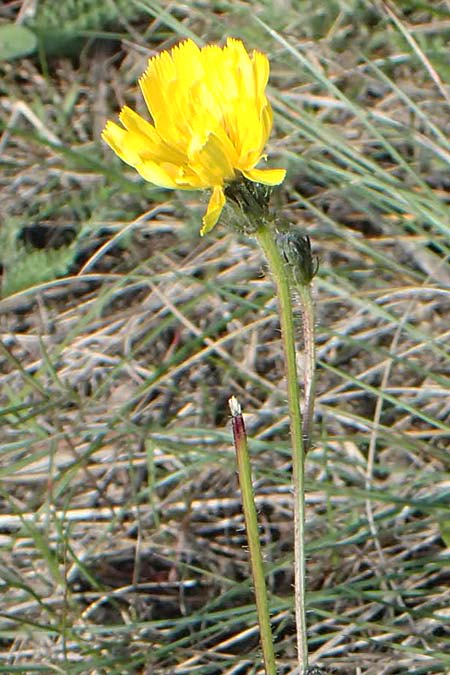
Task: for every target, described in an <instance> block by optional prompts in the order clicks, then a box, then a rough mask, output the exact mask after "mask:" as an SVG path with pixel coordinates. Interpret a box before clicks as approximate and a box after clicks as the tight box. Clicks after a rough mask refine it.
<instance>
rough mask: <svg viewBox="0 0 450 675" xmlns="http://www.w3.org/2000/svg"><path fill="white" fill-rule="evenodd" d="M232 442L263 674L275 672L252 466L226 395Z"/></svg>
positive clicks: (234, 405)
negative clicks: (234, 449)
mask: <svg viewBox="0 0 450 675" xmlns="http://www.w3.org/2000/svg"><path fill="white" fill-rule="evenodd" d="M229 405H230V410H231V414H232V423H233V436H234V445H235V448H236V458H237V465H238V475H239V485H240V488H241V494H242V510H243V512H244V519H245V528H246V530H247V542H248V548H249V553H250V564H251V568H252V577H253V584H254V588H255V599H256V611H257V614H258V623H259V632H260V638H261V647H262V652H263V659H264V666H265V670H266V675H277V668H276V664H275V653H274V649H273V638H272V629H271V626H270V613H269V602H268V599H267V588H266V579H265V574H264V565H263V559H262V554H261V542H260V540H259V530H258V518H257V515H256V506H255V497H254V493H253V484H252V470H251V465H250V457H249V453H248V445H247V434H246V432H245V425H244V419H243V417H242V414H241V409H240V405H239V403H238V402H237V400H236V399H235V398H234V396H233V397H232V398H230V400H229Z"/></svg>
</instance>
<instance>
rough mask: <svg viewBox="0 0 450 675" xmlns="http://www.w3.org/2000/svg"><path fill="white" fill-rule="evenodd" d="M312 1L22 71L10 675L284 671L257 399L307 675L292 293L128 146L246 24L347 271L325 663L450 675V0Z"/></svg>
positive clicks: (278, 537) (11, 437) (327, 553)
mask: <svg viewBox="0 0 450 675" xmlns="http://www.w3.org/2000/svg"><path fill="white" fill-rule="evenodd" d="M301 4H302V13H300V12H299V11H298V9H297V8H296V3H289V2H288V3H285V5H286V7H284V5H283V7H281V4H280V7H279V8H278V5H276V3H274V7H269V5H271V3H263V2H261V3H255V8H253V9H255V12H254V14H255V16H256V15H257V18H254V16H253V9H252V12H250V10H249V7H248V6H247V3H227V2H225V3H223V6H221V9H220V13H219V7H218V6H217V8H216V9H214V8H209V7H208V8H205V7H204V6H203V5H202V4H201V3H192V6H190V7H189V8H187V7H186V6H185V5H182V4H181V3H177V2H175V3H171V4H170V5H169V4H167V6H165V10H164V11H166V12H167V13H166V14H164V13H161V12H159V13H158V11H157V9H155V7H156V5H155V4H154V3H152V4H151V3H148V2H147V3H144V5H146V6H147V7H150V8H152V9H151V12H153V14H152V13H150V14H147V15H146V14H145V12H144V16H142V15H141V16H140V18H136V20H135V21H133V20H131V23H127V24H126V26H125V27H124V26H123V25H122V26H119V28H118V30H119V29H120V32H121V33H122V37H123V39H122V41H121V42H119V41H115V42H107V41H101V40H98V41H97V42H94V44H91V45H90V46H85V47H84V48H83V50H82V51H81V52H80V53H79V54H78V55H76V56H75V57H70V58H69V57H67V56H64V55H60V54H59V55H55V56H52V57H51V58H50V59H49V62H48V64H47V72H46V71H45V70H44V71H43V69H42V64H40V63H39V61H38V60H36V59H31V58H30V59H23V60H21V61H16V62H11V63H3V64H1V68H2V72H3V78H2V81H3V84H2V90H3V91H2V99H1V108H0V116H1V117H0V119H1V121H2V124H3V127H4V132H3V136H2V140H1V143H2V145H1V147H2V164H3V166H4V171H3V174H2V176H1V178H0V189H1V198H2V205H3V224H2V227H3V232H4V233H6V234H4V237H3V239H2V247H3V251H4V255H3V259H2V265H3V268H4V273H5V283H4V286H3V288H4V294H3V296H4V297H3V299H2V300H1V303H0V311H1V316H0V322H1V323H0V330H1V336H2V340H1V349H2V360H3V372H2V375H1V376H0V383H1V409H0V413H1V419H2V427H1V431H0V444H1V457H0V462H1V466H0V475H1V479H2V484H1V499H2V505H1V510H0V542H1V545H2V550H3V555H2V562H1V568H0V577H1V578H2V580H3V581H2V611H1V614H0V640H1V645H2V649H1V654H0V656H1V658H0V672H7V673H13V672H20V673H32V672H45V673H47V672H48V673H102V674H103V673H105V674H108V675H109V674H110V673H111V674H112V673H149V674H150V673H152V674H155V675H159V674H160V675H182V674H184V673H205V674H206V673H210V674H212V673H214V674H216V673H217V674H221V675H225V674H226V675H232V674H233V675H238V674H243V673H248V674H249V675H250V674H251V673H255V674H256V673H261V672H262V671H261V665H260V660H259V649H258V641H257V632H256V629H255V611H254V607H253V597H252V593H251V586H250V582H249V580H248V577H247V575H248V568H247V555H246V548H245V540H244V533H243V530H242V526H243V523H242V515H241V509H240V500H239V493H238V489H237V482H236V478H235V464H234V457H233V450H232V444H231V433H230V429H229V420H228V407H227V399H228V398H229V397H230V396H231V395H232V394H234V395H236V396H238V398H239V399H240V401H241V402H242V403H243V405H244V409H245V412H246V421H247V427H248V432H249V435H250V437H251V446H250V447H251V450H252V453H253V458H254V466H255V473H256V476H257V484H256V490H257V499H258V506H259V513H260V518H261V533H262V538H263V541H264V543H265V553H266V561H267V565H268V569H269V582H270V589H271V606H272V609H273V623H274V626H275V629H276V635H277V650H278V654H279V661H280V673H288V672H293V669H294V667H295V653H294V643H295V640H294V636H293V632H294V626H293V609H292V598H291V595H292V589H291V585H292V574H291V568H292V539H291V521H292V509H291V505H292V499H291V492H290V481H289V469H290V463H289V461H290V460H289V444H288V436H287V433H288V432H287V417H286V414H287V411H286V402H285V389H284V380H283V364H282V356H281V345H280V340H279V327H278V320H277V313H276V304H275V300H274V297H273V286H272V283H271V280H270V278H268V276H267V275H266V273H265V266H264V262H263V260H262V258H261V255H260V253H259V251H258V250H257V249H256V247H255V245H254V243H253V242H252V241H250V240H246V239H245V238H243V237H238V236H236V235H235V234H234V233H232V232H228V231H225V230H224V229H223V228H217V229H216V230H215V231H214V232H213V234H212V235H211V236H209V237H208V238H206V239H200V238H199V237H198V234H197V233H198V229H199V219H200V214H201V208H202V204H201V198H202V197H201V196H199V195H191V194H189V193H186V194H184V195H173V194H171V193H170V194H169V193H166V192H163V191H161V190H157V189H155V188H152V187H150V186H146V185H142V184H141V182H140V181H138V180H137V177H136V176H134V175H133V174H132V173H131V172H129V171H128V170H127V169H126V168H125V167H123V166H121V165H119V164H118V163H116V162H115V161H114V158H112V157H111V153H110V152H109V151H108V149H105V148H103V147H102V146H101V144H100V142H99V140H98V136H99V131H100V129H101V127H102V125H103V123H104V121H105V119H106V118H107V117H108V116H112V115H114V114H115V112H116V110H117V108H118V106H119V105H121V104H122V103H123V102H124V101H125V100H126V101H127V103H129V104H131V105H132V106H134V107H136V108H138V109H141V110H142V102H141V100H140V97H139V94H138V92H137V90H136V87H135V82H136V78H137V76H138V75H139V74H140V73H141V72H142V71H143V69H144V67H145V62H146V59H147V57H148V54H149V53H153V50H154V49H159V48H162V47H165V46H167V45H170V44H172V43H173V42H174V41H176V40H177V39H179V36H180V35H188V34H190V32H192V33H193V34H194V35H196V36H198V37H199V38H202V39H203V40H205V41H208V40H215V39H220V38H221V37H222V36H223V34H224V31H225V26H226V30H227V33H229V34H233V35H235V36H237V37H242V38H243V39H245V40H246V41H247V43H248V44H249V46H251V47H252V46H254V45H260V46H261V48H264V49H265V50H266V51H267V52H268V53H269V54H270V56H271V61H272V71H273V76H272V79H271V83H272V91H271V93H272V100H273V103H274V108H275V110H276V113H277V118H276V122H277V130H276V133H275V134H274V137H273V139H272V143H271V152H270V155H271V157H274V158H275V159H274V162H275V163H276V162H278V163H279V162H283V163H284V164H285V165H286V166H288V169H289V178H288V180H287V182H286V184H285V185H284V186H283V188H282V189H281V190H280V191H279V192H278V193H277V194H276V195H274V206H276V207H277V208H282V209H283V212H284V213H285V215H286V216H287V217H288V218H289V219H290V221H291V222H292V223H295V224H298V226H299V227H306V228H307V230H308V233H309V234H310V236H311V238H312V241H313V246H314V250H315V252H316V253H317V255H318V256H319V258H320V262H321V268H320V272H319V275H318V277H317V279H316V282H315V299H316V308H317V317H318V357H319V373H318V403H317V411H316V426H315V438H314V448H313V450H312V451H311V453H310V455H309V457H308V462H307V479H308V494H307V545H308V588H309V596H308V610H309V611H308V622H309V626H310V634H309V643H310V651H311V661H312V663H319V664H322V665H323V666H327V667H329V668H330V671H331V672H336V673H342V674H346V675H350V674H352V675H353V674H355V675H381V674H383V675H384V674H385V675H388V674H389V675H394V674H400V673H414V675H419V674H424V675H425V674H428V673H446V672H450V658H449V656H448V653H447V651H448V649H446V646H447V647H448V638H449V633H448V619H449V609H448V607H449V594H448V560H449V558H448V548H446V544H448V543H449V540H448V537H449V535H448V529H449V522H450V516H449V511H448V496H449V458H448V443H449V438H450V433H449V432H450V427H449V412H450V409H449V403H448V401H449V396H448V393H449V380H448V373H449V355H448V340H449V325H448V315H449V314H448V312H449V295H450V273H449V270H448V258H447V256H448V241H449V237H448V235H449V230H450V228H449V218H448V202H449V189H450V184H449V182H448V164H449V163H450V162H449V150H450V148H449V147H448V141H446V135H447V137H448V129H449V125H450V115H449V108H448V103H449V101H448V97H449V89H448V85H447V84H446V82H445V74H446V73H447V72H448V70H445V68H444V67H443V66H442V65H441V61H442V58H441V56H440V55H442V53H443V49H444V47H443V45H444V44H445V38H446V36H447V37H448V22H449V19H448V17H447V18H445V15H444V13H445V11H446V8H447V9H448V7H447V5H446V3H444V2H443V3H436V11H435V13H434V14H433V13H432V12H431V11H430V12H428V11H426V10H424V9H421V8H420V7H418V5H417V6H415V5H414V3H411V5H410V7H409V12H408V11H407V10H408V8H407V7H406V6H405V8H404V12H403V13H402V12H401V10H399V9H398V11H397V12H396V14H395V15H394V18H393V16H392V14H390V13H389V12H391V10H390V9H389V7H388V6H384V5H382V4H381V3H380V4H378V3H377V4H373V5H370V6H369V5H367V6H365V5H364V6H363V4H362V3H359V2H354V3H350V4H351V5H352V7H351V10H352V11H349V9H348V8H346V5H345V3H341V4H340V5H339V3H336V4H335V5H331V4H330V8H329V9H323V8H322V10H320V11H319V9H318V7H317V5H316V4H315V3H308V2H305V3H301ZM406 4H407V3H405V5H406ZM19 5H20V3H16V4H15V5H12V6H11V7H9V8H7V9H5V10H2V12H4V13H3V15H2V18H3V20H5V19H7V18H10V16H11V13H14V11H15V10H17V9H18V8H19ZM275 5H276V6H275ZM282 10H283V11H282ZM438 10H439V12H441V14H440V13H439V12H438ZM8 12H9V13H10V14H9V15H8ZM352 12H353V13H352ZM397 17H398V21H400V22H401V25H400V27H399V26H398V25H397V24H396V20H397ZM261 21H262V23H261ZM269 27H270V29H271V30H272V31H275V32H273V33H272V34H271V33H270V32H269ZM401 29H404V30H406V31H407V37H408V39H406V38H405V36H404V35H402V32H401ZM362 53H363V54H364V58H363V57H362V55H361V54H362ZM447 68H448V67H447ZM30 113H31V114H30ZM8 124H9V125H10V126H9V128H7V127H8ZM446 169H447V173H446ZM130 223H131V225H130ZM36 225H40V226H41V229H40V230H36ZM24 226H27V227H28V228H31V229H28V230H27V231H26V232H24V229H23V228H24ZM38 234H39V237H43V240H42V241H43V243H42V246H43V248H42V249H36V238H35V237H36V236H37V235H38ZM55 237H56V245H58V246H61V244H63V246H62V248H56V249H52V247H53V246H55ZM58 237H59V239H58ZM61 237H62V239H61ZM23 240H25V241H26V246H24V245H23V243H21V242H23ZM40 241H41V240H40ZM33 245H34V246H33ZM52 251H53V252H52ZM63 252H64V255H63ZM52 255H53V256H54V257H51V256H52ZM58 265H59V266H62V267H63V269H62V270H60V269H59V268H58ZM57 268H58V269H57ZM19 272H20V274H19ZM27 280H28V281H27ZM20 287H21V288H20ZM300 361H301V354H300ZM300 365H301V363H300Z"/></svg>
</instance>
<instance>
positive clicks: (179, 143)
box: [102, 38, 286, 234]
mask: <svg viewBox="0 0 450 675" xmlns="http://www.w3.org/2000/svg"><path fill="white" fill-rule="evenodd" d="M268 77H269V62H268V59H267V57H266V56H265V55H264V54H261V53H260V52H257V51H253V53H252V54H251V55H249V54H248V53H247V51H246V49H245V47H244V45H243V43H242V42H241V41H240V40H235V39H232V38H228V40H227V43H226V46H225V47H223V48H221V47H218V46H216V45H208V46H206V47H203V48H202V49H200V48H199V47H197V45H196V44H195V42H193V41H192V40H186V41H185V42H182V43H180V44H179V45H177V46H176V47H174V48H173V49H171V50H170V51H164V52H161V54H158V55H157V56H154V57H153V58H151V59H150V60H149V64H148V68H147V70H146V71H145V73H144V75H143V76H142V77H141V78H140V80H139V84H140V87H141V90H142V93H143V95H144V99H145V102H146V104H147V107H148V109H149V111H150V114H151V116H152V119H153V123H151V122H148V121H147V120H145V119H144V118H143V117H141V116H140V115H138V114H137V113H136V112H134V111H133V110H131V108H128V107H127V106H125V107H124V108H122V110H121V112H120V115H119V119H120V121H121V123H122V125H123V127H121V126H119V125H117V124H115V123H114V122H112V121H108V122H107V123H106V126H105V128H104V130H103V133H102V138H103V140H104V141H106V143H108V145H109V146H111V148H112V149H113V150H114V152H115V153H117V155H118V156H119V157H120V158H121V159H122V160H123V161H124V162H126V163H127V164H130V165H131V166H133V167H134V168H135V169H136V171H138V173H139V174H140V175H141V176H142V177H143V178H145V180H148V181H150V182H151V183H154V184H155V185H159V186H161V187H166V188H179V189H183V190H197V189H199V188H200V189H201V188H212V195H211V198H210V200H209V205H208V209H207V212H206V214H205V216H204V218H203V227H202V229H201V232H200V233H201V234H205V233H206V232H209V230H211V229H212V228H213V227H214V225H215V224H216V223H217V221H218V219H219V216H220V213H221V211H222V209H223V207H224V204H225V193H224V185H225V183H227V182H229V181H232V180H235V179H237V178H239V175H240V174H243V175H244V176H245V177H246V178H248V179H249V180H251V181H254V182H257V183H265V184H267V185H278V184H279V183H281V182H282V181H283V179H284V177H285V174H286V172H285V171H284V169H256V168H255V167H256V165H257V163H258V162H259V160H260V159H261V158H262V157H263V156H264V155H263V150H264V146H265V144H266V142H267V139H268V137H269V134H270V131H271V129H272V117H273V115H272V108H271V107H270V103H269V101H268V100H267V98H266V95H265V88H266V84H267V80H268Z"/></svg>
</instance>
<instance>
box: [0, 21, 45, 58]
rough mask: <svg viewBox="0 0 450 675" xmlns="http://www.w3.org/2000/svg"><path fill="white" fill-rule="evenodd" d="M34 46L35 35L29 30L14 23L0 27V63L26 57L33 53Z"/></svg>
mask: <svg viewBox="0 0 450 675" xmlns="http://www.w3.org/2000/svg"><path fill="white" fill-rule="evenodd" d="M36 46H37V38H36V35H35V34H34V33H33V32H32V31H31V30H29V28H25V26H18V25H16V24H14V23H7V24H5V25H3V26H0V61H10V60H11V59H19V58H21V57H22V56H27V55H28V54H31V53H32V52H34V51H35V49H36Z"/></svg>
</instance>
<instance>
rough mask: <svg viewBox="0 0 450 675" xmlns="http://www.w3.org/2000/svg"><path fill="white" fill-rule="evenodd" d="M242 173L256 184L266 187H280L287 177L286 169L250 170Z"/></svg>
mask: <svg viewBox="0 0 450 675" xmlns="http://www.w3.org/2000/svg"><path fill="white" fill-rule="evenodd" d="M242 173H243V174H244V176H245V177H246V178H248V179H249V180H252V181H253V182H254V183H264V185H279V184H280V183H282V182H283V181H284V178H285V176H286V170H285V169H250V170H249V171H242Z"/></svg>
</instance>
